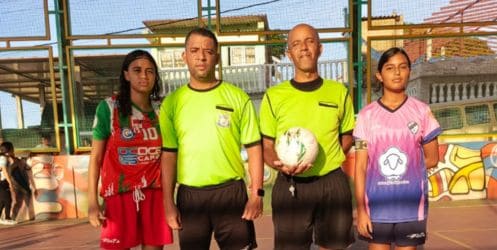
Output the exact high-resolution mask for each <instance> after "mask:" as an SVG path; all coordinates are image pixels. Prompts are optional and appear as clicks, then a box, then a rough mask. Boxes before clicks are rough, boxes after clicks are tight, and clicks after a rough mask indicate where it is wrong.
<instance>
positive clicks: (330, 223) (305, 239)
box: [272, 168, 354, 249]
mask: <svg viewBox="0 0 497 250" xmlns="http://www.w3.org/2000/svg"><path fill="white" fill-rule="evenodd" d="M292 179H293V181H292ZM292 182H293V185H294V187H295V196H292V193H291V192H290V191H289V188H290V186H291V184H292ZM272 208H273V223H274V231H275V235H274V245H275V249H309V248H310V246H311V244H312V242H313V237H314V242H315V244H317V245H319V246H321V247H325V248H330V249H344V248H346V247H348V246H349V245H350V244H352V243H353V242H354V236H353V231H352V194H351V191H350V185H349V181H348V177H347V176H346V175H345V174H344V173H343V171H342V170H341V169H340V168H339V169H337V170H334V171H332V172H330V173H328V174H327V175H325V176H321V177H307V178H299V177H293V178H290V177H288V176H286V175H283V174H281V173H280V174H279V175H278V177H277V179H276V182H275V184H274V187H273V192H272Z"/></svg>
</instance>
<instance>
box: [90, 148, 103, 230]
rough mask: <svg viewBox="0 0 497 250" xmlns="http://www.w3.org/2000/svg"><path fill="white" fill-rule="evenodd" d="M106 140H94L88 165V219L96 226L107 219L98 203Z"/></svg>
mask: <svg viewBox="0 0 497 250" xmlns="http://www.w3.org/2000/svg"><path fill="white" fill-rule="evenodd" d="M106 144H107V141H106V140H96V139H94V140H93V141H92V149H91V154H90V166H89V167H88V219H89V220H90V224H91V225H92V226H94V227H99V226H100V225H101V224H102V220H104V219H105V217H104V215H103V213H102V211H101V208H100V205H99V204H98V180H99V178H100V167H101V166H102V164H103V158H104V154H105V146H106Z"/></svg>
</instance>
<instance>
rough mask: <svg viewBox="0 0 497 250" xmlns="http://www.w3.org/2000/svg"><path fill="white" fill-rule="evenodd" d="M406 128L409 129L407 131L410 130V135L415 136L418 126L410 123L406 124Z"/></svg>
mask: <svg viewBox="0 0 497 250" xmlns="http://www.w3.org/2000/svg"><path fill="white" fill-rule="evenodd" d="M407 127H408V128H409V130H411V133H412V134H416V133H417V132H418V130H419V125H418V124H417V123H416V122H412V121H411V122H409V123H408V124H407Z"/></svg>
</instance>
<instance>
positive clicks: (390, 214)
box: [353, 97, 441, 223]
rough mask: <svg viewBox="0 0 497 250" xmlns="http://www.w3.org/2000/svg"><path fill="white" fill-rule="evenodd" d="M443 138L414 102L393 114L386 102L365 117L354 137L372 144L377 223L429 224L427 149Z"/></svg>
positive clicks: (371, 196)
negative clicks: (438, 138)
mask: <svg viewBox="0 0 497 250" xmlns="http://www.w3.org/2000/svg"><path fill="white" fill-rule="evenodd" d="M440 133H441V129H440V125H439V124H438V122H437V120H436V119H435V118H434V117H433V115H432V113H431V110H430V108H429V106H428V105H426V104H425V103H423V102H421V101H419V100H417V99H415V98H413V97H408V98H406V100H405V101H404V103H403V104H402V105H400V106H399V107H398V108H397V109H395V110H391V109H389V108H387V107H386V106H384V105H383V104H382V103H381V102H380V101H377V102H374V103H371V104H369V105H368V106H366V107H365V108H363V109H362V110H361V112H359V115H358V117H357V123H356V127H355V129H354V133H353V135H354V137H355V138H356V139H359V140H364V141H367V143H368V149H367V150H368V166H367V170H366V186H365V188H366V190H365V199H366V200H365V204H366V208H367V211H368V213H369V216H370V218H371V221H373V222H380V223H397V222H406V221H418V220H424V219H425V218H426V215H427V211H428V182H427V173H426V166H425V162H424V153H423V145H424V144H425V143H428V142H430V141H431V140H433V139H434V138H436V137H437V136H438V135H439V134H440Z"/></svg>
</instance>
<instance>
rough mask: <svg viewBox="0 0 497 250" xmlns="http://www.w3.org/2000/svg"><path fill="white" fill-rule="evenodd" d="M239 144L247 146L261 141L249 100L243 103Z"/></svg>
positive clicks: (253, 108) (255, 115)
mask: <svg viewBox="0 0 497 250" xmlns="http://www.w3.org/2000/svg"><path fill="white" fill-rule="evenodd" d="M240 139H241V143H242V144H244V145H249V144H252V143H254V142H258V141H260V140H261V133H260V131H259V123H258V121H257V113H256V112H255V107H254V104H253V103H252V101H251V100H250V99H248V100H247V101H246V102H245V105H244V107H243V109H242V114H241V138H240Z"/></svg>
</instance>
